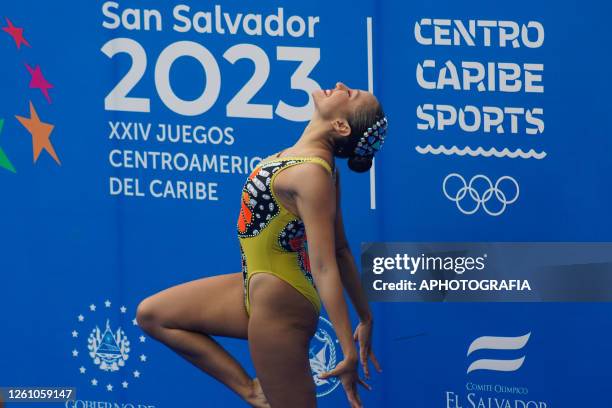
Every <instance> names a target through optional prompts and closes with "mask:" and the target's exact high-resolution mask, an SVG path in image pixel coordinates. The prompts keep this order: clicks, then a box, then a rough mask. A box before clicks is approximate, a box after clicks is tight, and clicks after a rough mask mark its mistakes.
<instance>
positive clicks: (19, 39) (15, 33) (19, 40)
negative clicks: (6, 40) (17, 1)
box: [2, 17, 31, 49]
mask: <svg viewBox="0 0 612 408" xmlns="http://www.w3.org/2000/svg"><path fill="white" fill-rule="evenodd" d="M4 18H5V19H6V22H7V23H8V27H2V30H4V31H6V32H7V33H9V35H10V36H11V37H13V40H15V44H16V45H17V49H21V44H25V45H27V46H28V47H31V46H30V43H28V41H27V40H26V39H25V38H24V37H23V28H19V27H15V26H14V25H13V23H11V20H9V19H8V17H4Z"/></svg>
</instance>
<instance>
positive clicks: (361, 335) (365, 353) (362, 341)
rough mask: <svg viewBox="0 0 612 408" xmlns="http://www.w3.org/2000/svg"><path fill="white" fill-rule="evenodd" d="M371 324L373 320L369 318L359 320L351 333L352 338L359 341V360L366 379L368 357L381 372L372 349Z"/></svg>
mask: <svg viewBox="0 0 612 408" xmlns="http://www.w3.org/2000/svg"><path fill="white" fill-rule="evenodd" d="M372 326H373V321H372V320H371V319H370V320H365V321H360V322H359V324H358V325H357V327H356V328H355V333H354V334H353V339H354V340H355V341H358V342H359V361H360V362H361V365H362V367H363V373H364V374H365V378H366V379H370V368H369V367H368V359H370V360H371V361H372V364H373V365H374V367H375V368H376V370H377V371H378V372H379V373H380V372H382V368H381V367H380V364H379V363H378V360H377V359H376V356H375V355H374V352H373V351H372Z"/></svg>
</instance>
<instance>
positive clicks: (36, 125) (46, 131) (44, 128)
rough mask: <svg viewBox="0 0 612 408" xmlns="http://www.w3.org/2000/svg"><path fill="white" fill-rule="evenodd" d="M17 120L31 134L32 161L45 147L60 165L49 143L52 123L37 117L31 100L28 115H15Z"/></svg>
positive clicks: (36, 158)
mask: <svg viewBox="0 0 612 408" xmlns="http://www.w3.org/2000/svg"><path fill="white" fill-rule="evenodd" d="M15 117H16V118H17V120H18V121H19V122H20V123H21V124H22V125H23V126H24V127H25V128H26V129H28V132H30V134H31V135H32V149H33V151H34V163H36V160H38V156H39V155H40V152H42V150H43V149H45V150H46V151H47V152H48V153H49V154H50V155H51V157H53V159H55V161H56V162H57V164H59V165H61V163H60V160H59V158H58V157H57V154H56V153H55V149H53V145H52V144H51V140H49V137H50V135H51V132H52V131H53V127H54V126H53V125H51V124H49V123H44V122H41V121H40V119H39V118H38V114H37V113H36V109H34V105H33V104H32V101H30V117H29V118H25V117H23V116H17V115H15Z"/></svg>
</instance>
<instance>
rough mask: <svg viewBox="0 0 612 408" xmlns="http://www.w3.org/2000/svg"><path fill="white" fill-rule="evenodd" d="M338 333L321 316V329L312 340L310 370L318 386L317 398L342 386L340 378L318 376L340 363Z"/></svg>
mask: <svg viewBox="0 0 612 408" xmlns="http://www.w3.org/2000/svg"><path fill="white" fill-rule="evenodd" d="M336 343H338V339H337V338H336V332H335V331H334V328H333V326H332V324H331V322H330V321H329V320H327V319H326V318H324V317H322V316H319V327H317V331H316V332H315V334H314V336H313V337H312V339H311V340H310V349H309V355H310V369H311V371H312V378H313V379H314V382H315V385H316V386H317V397H323V396H325V395H327V394H329V393H331V392H332V391H333V390H335V389H336V387H337V386H338V385H339V384H340V379H339V378H338V377H329V378H319V377H318V375H319V374H321V373H323V372H325V371H329V370H332V369H333V368H334V367H335V366H336V363H337V362H338V357H337V355H336Z"/></svg>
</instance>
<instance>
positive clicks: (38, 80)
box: [25, 64, 53, 103]
mask: <svg viewBox="0 0 612 408" xmlns="http://www.w3.org/2000/svg"><path fill="white" fill-rule="evenodd" d="M25 66H26V68H27V70H28V72H29V73H30V75H32V80H31V81H30V88H38V89H40V91H41V92H42V93H43V95H45V98H47V102H49V103H51V98H50V97H49V91H48V90H49V88H53V85H52V84H50V83H49V82H48V81H47V80H46V79H45V77H44V76H43V74H42V71H41V70H40V65H37V66H36V68H34V69H32V67H31V66H29V65H28V64H25Z"/></svg>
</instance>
